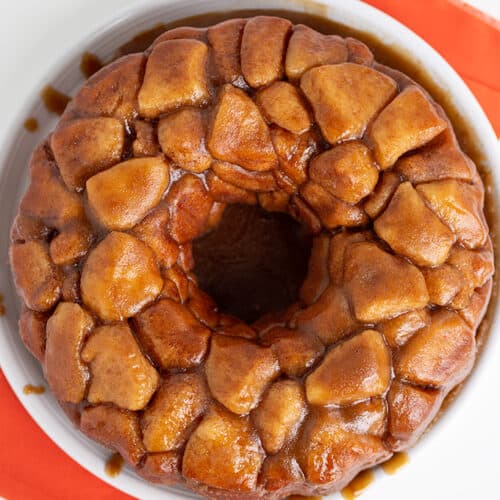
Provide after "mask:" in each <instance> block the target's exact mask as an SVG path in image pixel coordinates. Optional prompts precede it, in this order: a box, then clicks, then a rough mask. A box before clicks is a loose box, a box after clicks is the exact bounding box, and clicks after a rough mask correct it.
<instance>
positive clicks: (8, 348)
mask: <svg viewBox="0 0 500 500" xmlns="http://www.w3.org/2000/svg"><path fill="white" fill-rule="evenodd" d="M265 8H268V9H269V8H274V9H279V8H282V9H289V10H294V11H307V12H312V13H319V14H322V15H325V16H327V17H330V18H331V19H333V20H335V21H338V22H341V23H343V24H346V25H349V26H353V27H355V28H357V29H359V30H362V31H367V32H372V33H375V34H376V35H377V36H378V37H379V38H381V39H383V40H384V41H385V43H386V44H388V45H395V46H397V47H400V48H402V49H404V50H406V51H409V52H411V53H413V54H414V56H415V60H416V62H417V63H420V64H422V65H423V66H424V67H425V68H427V70H428V71H429V73H430V74H432V75H433V78H434V80H435V81H436V83H437V84H438V85H439V86H441V87H442V88H443V89H446V90H447V91H448V92H449V94H450V95H451V97H452V100H453V103H454V105H455V106H456V107H457V109H459V110H460V112H461V113H462V115H463V116H464V117H465V119H466V120H467V122H468V123H469V124H470V129H471V133H472V135H473V136H474V137H475V138H476V142H477V144H478V146H479V148H480V150H481V151H482V153H483V156H484V158H485V160H486V162H487V164H489V165H491V166H496V167H497V169H498V166H500V155H499V151H498V145H497V142H496V137H495V134H494V132H493V130H492V128H491V126H490V124H489V122H488V120H487V118H486V116H485V115H484V113H483V111H482V109H481V108H480V106H479V104H478V103H477V101H476V100H475V98H474V97H473V96H472V94H471V92H470V91H469V90H468V88H467V87H466V85H465V84H464V83H463V81H462V80H461V79H460V77H459V76H458V75H457V74H456V73H455V71H454V70H453V69H452V68H451V67H450V66H449V65H448V64H447V63H446V62H445V61H444V60H443V59H442V58H441V57H440V56H439V55H438V54H437V52H435V51H434V50H433V49H432V48H431V47H430V46H429V45H427V44H426V43H425V42H424V41H423V40H422V39H420V38H419V37H418V36H416V35H415V34H414V33H413V32H411V31H410V30H408V29H407V28H405V27H404V26H402V25H401V24H399V23H398V22H396V21H395V20H394V19H392V18H390V17H389V16H387V15H385V14H383V13H382V12H380V11H378V10H376V9H374V8H372V7H370V6H368V5H366V4H364V3H361V2H353V1H346V0H328V1H326V2H325V4H324V5H321V4H317V3H313V2H310V1H301V0H293V1H292V0H270V1H269V0H268V1H266V0H243V1H238V2H235V1H233V2H232V1H230V0H208V1H207V0H205V1H202V0H187V1H179V0H174V1H145V2H143V3H142V5H141V6H140V7H135V8H133V9H129V10H126V11H123V12H122V13H121V14H120V15H118V16H117V17H116V18H115V19H114V20H112V21H110V22H107V23H104V22H103V28H101V29H100V30H98V31H97V32H96V33H93V34H92V35H90V36H87V37H86V38H85V39H79V37H75V41H74V44H71V43H69V45H70V46H71V45H72V46H73V48H72V50H71V51H69V52H68V54H67V56H66V57H65V58H64V59H63V60H61V61H60V62H59V63H58V64H57V65H56V66H55V67H53V68H51V69H50V70H49V71H48V72H47V74H46V78H45V79H44V81H43V82H40V86H39V88H41V87H42V86H43V84H44V83H46V82H50V83H51V84H53V85H54V86H55V87H56V88H58V89H60V90H62V91H64V92H66V93H68V94H74V91H75V90H76V89H77V88H78V87H79V86H80V85H81V84H82V83H83V78H82V76H81V74H80V72H79V70H78V66H79V59H80V56H81V53H82V52H83V51H84V50H90V51H92V52H94V53H95V54H97V55H98V56H99V57H101V58H102V59H104V60H106V59H109V58H110V57H111V55H112V54H113V52H114V50H115V49H116V48H117V47H118V46H120V45H121V44H122V43H124V42H126V41H128V40H129V39H130V36H131V34H135V33H138V32H140V31H142V30H144V29H147V28H149V27H152V26H154V25H155V24H157V23H158V22H171V21H173V20H175V19H180V18H183V17H187V16H191V15H195V14H203V13H205V12H207V13H208V12H214V11H229V10H233V9H265ZM33 57H35V55H34V56H33ZM17 97H19V98H21V99H22V96H17ZM28 116H36V117H37V119H38V121H39V123H40V130H39V132H38V133H37V134H30V133H28V132H26V131H25V130H24V129H23V127H22V123H23V121H24V119H25V118H27V117H28ZM55 122H56V119H55V118H54V117H53V115H50V114H49V113H47V112H46V111H45V109H44V108H43V106H42V104H41V102H40V98H39V97H38V95H33V96H31V98H30V99H26V106H25V107H24V110H23V111H22V112H21V113H20V114H19V117H18V120H17V122H16V123H14V124H13V125H12V126H11V127H7V130H10V133H9V134H8V135H7V136H6V137H0V142H3V148H2V153H3V154H2V159H3V161H2V163H1V164H0V213H1V214H2V218H1V220H0V231H1V233H0V234H2V237H1V241H0V261H1V262H3V263H6V262H7V260H8V257H7V254H8V231H9V227H10V224H11V222H12V219H13V217H14V214H15V212H16V210H17V205H18V202H19V199H20V197H21V195H22V193H23V192H24V189H25V187H26V183H27V164H28V159H29V156H30V154H31V151H32V150H33V149H34V147H35V145H36V143H37V142H38V141H39V140H40V139H41V138H42V137H44V136H45V135H46V134H47V133H48V132H49V131H50V130H51V129H52V128H53V126H54V124H55ZM497 169H495V168H493V178H494V189H495V191H496V192H498V189H499V188H500V176H499V173H498V170H497ZM0 290H1V291H2V293H3V295H4V297H5V305H6V309H7V314H6V316H4V317H2V318H1V319H0V354H1V358H0V359H1V365H2V369H3V371H4V373H5V376H6V377H7V379H8V381H9V383H10V384H11V386H12V388H13V389H14V391H15V393H16V395H17V397H18V398H19V399H20V401H21V402H22V404H23V405H24V406H25V408H26V410H27V411H28V412H29V413H30V414H31V416H32V417H33V418H34V419H35V421H36V422H37V423H38V425H40V427H41V428H42V429H43V430H44V431H45V432H46V433H47V434H48V435H49V436H50V437H51V438H52V439H53V440H54V442H55V443H56V444H58V445H59V446H60V447H61V448H62V449H63V450H64V451H65V452H66V453H68V455H70V456H71V457H72V458H73V459H74V460H76V461H77V462H78V463H80V464H81V465H82V466H83V467H85V468H86V469H87V470H89V471H90V472H92V473H93V474H95V475H96V476H98V477H100V478H101V479H103V480H104V481H106V482H108V483H110V484H112V485H114V486H115V487H117V488H118V489H120V490H122V491H124V492H126V493H129V494H130V495H133V496H136V497H139V498H147V499H155V498H175V497H176V496H192V495H190V494H189V493H187V492H185V491H182V490H180V489H174V488H169V489H164V488H160V487H157V486H153V485H150V484H148V483H146V482H145V481H142V480H141V479H139V478H138V477H137V476H135V475H134V474H133V473H132V471H130V470H128V469H125V470H124V471H123V472H122V473H121V474H120V475H119V476H118V477H116V478H113V479H112V478H109V477H108V476H107V475H106V474H105V473H104V462H105V460H106V458H107V457H108V456H109V452H108V451H106V450H104V449H103V448H102V447H100V446H98V445H97V444H95V443H94V442H93V441H90V440H89V439H87V438H85V437H84V436H83V435H82V434H81V433H79V432H78V431H76V430H75V429H74V428H73V427H72V426H71V424H70V423H69V422H68V420H67V418H66V417H65V415H64V414H63V413H62V411H61V410H60V408H59V406H58V405H57V403H56V402H55V400H54V398H53V397H52V396H51V394H50V393H46V394H44V395H43V396H41V397H33V396H31V397H29V396H25V395H24V394H23V393H22V388H23V386H24V385H25V384H26V383H39V382H42V380H43V379H42V373H41V370H40V367H39V365H38V363H37V362H36V361H35V360H34V359H33V358H32V357H31V355H30V354H29V353H28V352H27V351H26V349H25V348H24V346H23V344H22V342H21V340H20V338H19V336H18V333H17V319H18V314H19V310H20V306H19V301H18V299H17V297H16V294H15V291H14V287H13V283H12V279H11V276H10V270H9V268H8V266H7V265H3V266H2V267H0ZM498 333H499V332H498V325H497V323H496V322H495V323H494V325H493V327H492V332H491V336H490V339H489V340H488V343H487V346H486V349H485V352H484V354H483V356H482V358H481V360H480V363H479V365H478V366H477V367H476V369H475V371H474V374H473V376H472V377H471V379H470V380H469V382H468V383H467V385H466V388H465V389H464V390H463V392H462V394H461V395H460V397H459V399H458V401H457V402H455V403H454V404H453V407H452V409H451V410H450V411H449V412H448V413H447V414H446V415H445V417H444V418H442V419H441V420H440V421H439V422H438V424H437V425H436V426H435V427H434V428H433V430H432V431H431V432H430V433H429V435H428V436H426V437H425V438H424V439H423V440H422V442H420V443H418V445H417V446H416V448H415V449H414V450H412V451H411V452H410V457H411V460H410V464H409V465H407V466H406V467H405V468H403V469H402V470H401V471H400V472H399V473H398V475H397V476H394V477H389V476H385V475H383V474H382V473H380V472H377V479H376V481H375V482H374V484H373V485H371V486H370V487H369V488H368V489H367V490H366V492H365V493H363V499H364V500H370V499H372V500H373V499H380V498H382V495H383V498H384V500H391V499H393V500H395V499H399V498H401V497H402V496H404V498H405V499H407V500H411V499H415V500H416V499H421V498H423V496H424V495H425V496H426V497H427V498H431V499H434V498H436V499H437V498H439V499H440V500H446V499H452V498H453V499H454V500H456V499H469V498H475V497H476V496H481V495H482V496H483V497H484V498H493V497H494V495H495V494H494V492H497V491H498V486H497V480H496V474H497V463H498V461H497V456H496V449H498V447H499V446H500V430H499V426H498V421H497V415H498V411H499V410H500V403H499V398H498V397H497V396H496V394H495V392H496V389H497V387H498V384H497V382H498V380H500V363H498V361H497V360H498V359H500V339H499V336H498ZM492 386H493V387H492ZM4 411H5V410H4Z"/></svg>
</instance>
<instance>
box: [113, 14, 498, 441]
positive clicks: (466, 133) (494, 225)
mask: <svg viewBox="0 0 500 500" xmlns="http://www.w3.org/2000/svg"><path fill="white" fill-rule="evenodd" d="M263 14H264V15H273V16H279V17H284V18H286V19H289V20H290V21H292V22H293V23H302V24H307V25H308V26H310V27H311V28H314V29H316V30H317V31H320V32H321V33H325V34H337V35H340V36H342V37H349V36H350V37H354V38H357V39H358V40H360V41H362V42H364V43H366V44H367V45H368V46H369V47H370V49H371V51H372V52H373V54H374V56H375V59H376V60H377V62H379V63H381V64H384V65H387V66H389V67H391V68H394V69H397V70H399V71H401V72H402V73H405V74H406V75H408V76H409V77H410V78H412V79H413V80H415V81H416V82H417V83H418V84H420V85H421V86H422V87H424V88H425V89H426V90H427V91H428V92H429V94H430V95H431V96H432V98H433V99H434V100H435V101H436V102H437V103H438V104H440V105H441V106H442V107H443V109H444V111H445V112H446V114H447V116H448V118H449V119H450V121H451V123H452V125H453V128H454V130H455V133H456V135H457V139H458V141H459V143H460V146H461V148H462V150H463V151H464V152H465V153H466V154H467V155H468V156H470V158H471V159H472V160H473V161H474V163H475V164H476V166H477V168H478V171H479V174H480V175H481V179H482V180H483V183H484V185H485V208H484V212H485V215H486V219H487V221H488V225H489V227H490V236H491V239H492V242H493V245H494V248H496V247H497V234H498V217H497V206H496V202H495V190H494V186H493V177H492V174H491V165H488V164H487V161H486V158H484V156H483V154H482V152H481V150H480V148H479V146H478V141H477V140H476V136H475V134H473V133H472V131H471V130H470V128H469V126H468V123H467V121H466V120H465V118H464V117H463V116H462V115H461V113H460V111H459V110H458V109H457V108H456V107H455V106H454V104H453V101H452V95H451V94H450V93H448V92H447V91H446V90H445V89H442V88H441V87H439V86H438V85H437V84H436V83H435V82H434V80H433V78H432V75H431V74H430V73H429V72H427V71H426V69H425V67H423V66H421V65H420V64H418V63H417V62H416V61H415V59H414V57H413V55H412V54H411V52H409V51H407V50H405V49H402V48H400V47H399V48H398V47H397V46H387V45H386V44H385V43H384V42H383V40H381V39H380V38H378V37H377V36H376V35H374V34H372V33H367V32H364V31H361V30H357V29H355V28H352V27H350V26H346V25H344V24H341V23H338V22H335V21H332V20H331V19H327V18H326V17H324V16H322V15H317V14H310V13H306V12H292V11H289V10H280V9H278V10H276V9H272V10H271V9H270V10H267V9H266V10H261V9H259V10H257V9H253V10H252V9H250V10H236V11H230V12H212V13H208V14H203V15H198V16H191V17H186V18H183V19H178V20H176V21H172V22H171V23H165V24H157V25H155V26H154V27H152V28H150V29H149V30H145V31H142V32H141V33H138V34H137V35H135V36H134V37H133V38H132V39H131V40H130V41H129V42H127V43H125V44H124V45H122V46H121V47H119V48H118V49H117V51H116V53H115V58H118V57H121V56H123V55H126V54H130V53H133V52H141V51H144V50H145V49H147V48H148V47H149V46H150V45H151V43H152V42H153V41H154V39H155V38H156V37H157V36H158V35H159V34H161V33H162V32H163V31H165V30H167V29H172V28H176V27H179V26H194V27H206V26H210V25H212V24H215V23H218V22H221V21H224V20H226V19H231V18H236V17H252V16H256V15H263ZM499 265H500V260H499V258H498V256H495V267H498V266H499ZM497 295H498V279H497V275H496V274H495V275H494V276H493V287H492V293H491V299H490V302H489V305H488V310H487V312H486V314H485V316H484V319H483V321H482V323H481V325H480V326H479V328H478V330H477V335H476V343H477V349H478V354H477V357H476V362H477V360H478V359H479V356H480V355H481V352H482V349H483V347H484V344H485V343H486V340H487V338H488V334H489V331H490V326H491V324H492V323H493V320H494V317H495V304H496V301H497ZM466 380H467V379H466ZM465 382H466V381H464V382H462V383H461V384H459V385H458V386H457V387H455V388H454V389H453V390H452V391H451V392H450V393H449V394H448V396H447V397H446V399H445V400H444V402H443V404H442V406H441V409H440V411H439V413H438V415H437V416H436V418H435V420H434V422H436V421H437V420H439V418H440V417H441V415H442V414H443V412H444V411H445V410H446V409H447V408H448V407H449V405H450V404H451V403H452V402H453V401H454V399H455V398H456V396H457V394H458V393H459V392H460V390H461V389H462V387H463V385H464V383H465ZM431 427H432V424H431V425H429V427H428V429H427V431H428V430H429V429H430V428H431ZM427 431H426V432H427Z"/></svg>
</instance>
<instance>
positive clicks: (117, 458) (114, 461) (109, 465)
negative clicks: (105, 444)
mask: <svg viewBox="0 0 500 500" xmlns="http://www.w3.org/2000/svg"><path fill="white" fill-rule="evenodd" d="M123 464H124V461H123V458H122V456H121V455H120V454H119V453H113V454H112V455H111V456H110V457H109V458H108V461H107V462H106V465H105V466H104V471H105V472H106V474H107V475H108V476H109V477H116V476H118V474H120V472H121V471H122V469H123Z"/></svg>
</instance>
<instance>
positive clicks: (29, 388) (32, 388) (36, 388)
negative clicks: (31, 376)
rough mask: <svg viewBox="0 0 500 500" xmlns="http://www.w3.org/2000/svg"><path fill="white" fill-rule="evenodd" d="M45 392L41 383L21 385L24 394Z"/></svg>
mask: <svg viewBox="0 0 500 500" xmlns="http://www.w3.org/2000/svg"><path fill="white" fill-rule="evenodd" d="M44 392H45V387H44V386H43V385H31V384H26V385H25V386H24V387H23V393H24V394H27V395H29V394H43V393H44Z"/></svg>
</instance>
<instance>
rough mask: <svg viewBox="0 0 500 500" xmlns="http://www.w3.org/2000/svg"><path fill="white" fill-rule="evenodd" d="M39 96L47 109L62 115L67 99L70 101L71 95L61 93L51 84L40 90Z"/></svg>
mask: <svg viewBox="0 0 500 500" xmlns="http://www.w3.org/2000/svg"><path fill="white" fill-rule="evenodd" d="M40 96H41V97H42V101H43V103H44V105H45V107H46V108H47V111H50V112H51V113H55V114H56V115H62V114H63V112H64V110H65V109H66V106H67V105H68V103H69V101H71V97H69V96H67V95H66V94H63V93H62V92H60V91H59V90H57V89H55V88H54V87H52V86H51V85H47V86H45V87H44V88H43V89H42V91H41V92H40Z"/></svg>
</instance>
